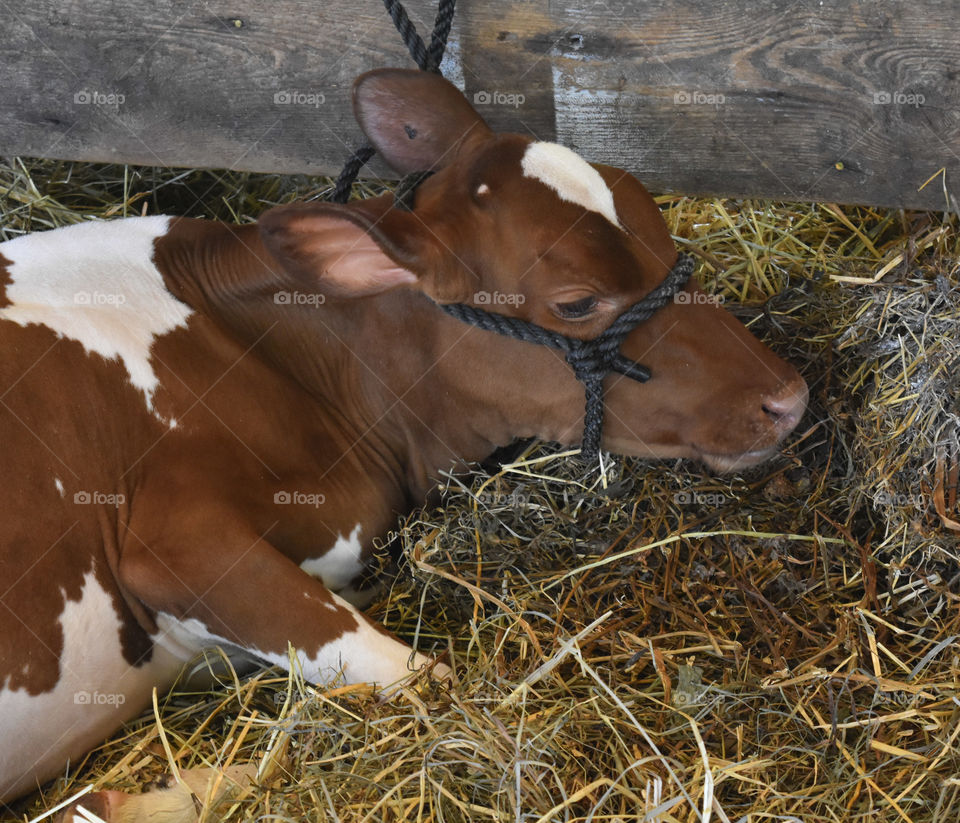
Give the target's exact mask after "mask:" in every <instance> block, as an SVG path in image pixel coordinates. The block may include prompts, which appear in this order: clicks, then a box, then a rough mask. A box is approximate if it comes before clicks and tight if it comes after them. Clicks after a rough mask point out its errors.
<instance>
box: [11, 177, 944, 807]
mask: <svg viewBox="0 0 960 823" xmlns="http://www.w3.org/2000/svg"><path fill="white" fill-rule="evenodd" d="M365 186H366V187H365V190H364V193H366V194H369V193H376V192H377V191H379V187H378V186H376V185H367V184H365ZM328 189H329V183H328V181H320V182H318V181H315V180H311V179H306V178H284V177H279V176H272V175H250V174H219V173H213V172H175V171H164V170H153V169H132V168H125V167H119V166H106V167H105V166H92V165H83V164H69V163H56V162H37V161H23V162H20V161H14V162H12V163H10V164H7V165H3V166H0V192H2V198H0V207H2V209H3V212H4V219H3V225H2V233H3V236H4V238H9V237H11V236H15V235H17V234H19V233H22V232H25V231H28V230H35V229H43V228H49V227H52V226H57V225H63V224H65V223H69V222H75V221H77V220H83V219H89V218H91V217H95V216H121V215H126V214H139V213H141V212H142V211H145V212H147V213H159V212H166V213H177V214H191V215H195V216H211V217H218V218H221V219H235V220H243V221H246V220H250V219H253V218H255V216H256V215H257V214H258V213H259V212H260V211H262V209H263V208H265V207H267V206H268V205H270V204H273V203H276V202H286V201H288V200H290V199H293V198H294V197H295V196H307V197H316V196H319V195H321V194H323V192H324V191H326V190H328ZM660 202H661V205H662V207H663V210H664V214H665V217H666V219H667V222H668V224H669V225H670V227H671V230H672V231H673V233H674V234H675V236H676V237H677V238H678V242H679V243H681V244H683V245H685V246H687V247H688V249H689V250H691V251H693V252H694V253H696V254H697V255H698V256H699V257H700V258H701V259H702V261H703V265H702V267H701V271H700V275H699V276H700V279H701V281H702V282H703V283H704V284H705V286H706V288H707V289H708V290H709V291H712V292H714V293H716V294H717V295H718V296H721V297H723V298H724V299H725V300H727V301H729V303H730V307H731V308H733V309H734V310H735V311H736V313H737V314H738V315H739V316H741V318H742V319H744V321H745V322H747V323H748V325H749V326H750V327H751V328H752V329H753V330H754V331H755V332H756V333H758V334H760V335H761V336H762V337H764V339H766V340H767V341H768V342H769V343H770V344H771V345H772V346H773V347H774V348H775V349H776V350H777V351H778V352H780V353H781V354H782V355H784V356H785V357H788V358H789V359H791V360H792V362H794V363H795V364H796V365H797V366H798V367H799V368H800V369H801V371H802V372H803V374H804V376H805V377H806V379H807V381H808V383H809V384H810V387H811V403H810V411H809V413H808V414H807V416H806V417H805V419H804V421H803V423H802V424H801V427H800V431H799V433H798V434H797V435H795V436H794V437H793V438H792V440H791V442H790V444H789V446H788V448H787V449H786V451H785V452H784V454H783V455H782V456H781V457H778V458H777V459H775V460H774V461H772V462H771V463H770V464H768V465H766V466H764V467H761V468H759V469H755V470H753V471H751V472H749V473H748V474H746V475H735V476H730V477H724V478H715V477H711V476H709V475H707V474H705V473H704V472H703V470H702V469H701V468H700V467H698V466H696V465H693V464H691V463H686V462H681V463H677V464H674V465H664V464H645V463H642V462H640V461H636V460H623V459H620V458H608V459H605V461H604V466H603V470H602V471H601V470H600V469H599V468H597V469H594V470H593V471H591V472H589V473H587V474H586V475H584V474H583V473H582V471H583V470H582V469H581V468H580V467H579V466H578V464H577V463H576V462H575V461H571V460H569V459H567V456H566V455H567V454H569V453H565V452H558V451H557V450H556V449H555V448H550V447H547V446H541V445H530V446H527V447H526V448H525V449H523V450H522V452H521V453H520V454H519V455H518V456H517V457H516V458H515V459H514V460H513V462H511V463H508V464H507V465H504V466H503V467H502V468H500V469H498V470H495V471H494V472H493V473H492V474H491V473H488V472H485V471H483V470H481V469H477V470H475V471H474V472H472V473H471V474H469V475H466V474H464V475H453V474H451V475H448V476H447V477H446V479H445V482H444V484H443V491H442V494H441V496H440V505H438V506H434V507H428V508H424V509H422V510H419V511H417V512H414V513H413V514H412V515H410V516H409V517H408V518H407V519H406V520H405V521H404V522H403V523H401V524H399V526H398V532H397V535H396V541H395V545H396V546H399V548H400V549H401V550H402V555H403V558H402V560H401V562H400V564H399V569H398V570H397V569H396V568H392V565H393V564H392V561H391V560H390V559H389V557H388V553H387V551H386V549H385V550H384V553H383V554H384V565H385V566H386V567H388V568H392V572H393V573H394V574H395V582H394V584H393V587H392V591H391V592H390V595H389V597H386V598H384V599H383V600H382V602H380V603H379V604H378V605H377V606H376V607H375V608H374V609H373V610H372V612H373V615H374V617H376V618H378V619H381V620H383V621H384V622H386V623H387V625H388V626H390V627H391V628H392V629H393V630H394V631H396V632H397V633H398V634H400V635H401V636H403V637H404V638H406V639H408V640H409V641H411V642H413V643H415V644H416V645H417V646H418V647H420V648H423V649H427V650H432V651H434V652H437V653H447V654H449V656H450V660H451V662H452V664H453V666H454V668H455V671H456V676H457V682H456V684H455V685H454V686H453V687H452V688H449V689H446V688H443V689H441V688H438V687H435V686H432V685H430V684H429V683H424V684H423V688H422V690H421V691H420V692H416V691H413V690H408V691H406V692H404V693H403V696H402V697H400V698H398V699H396V700H394V701H392V702H390V703H383V702H382V701H380V700H379V699H378V698H377V697H376V695H374V694H372V693H371V692H370V690H369V689H368V688H366V687H362V686H354V687H334V688H330V689H326V690H315V689H313V688H312V687H310V686H307V685H304V684H303V683H302V682H298V681H297V679H296V677H293V676H292V677H290V678H288V677H286V676H285V675H280V676H278V674H277V672H276V670H264V671H262V672H260V673H258V674H257V675H255V676H254V677H252V678H249V679H246V680H244V681H240V680H237V679H234V678H232V677H227V678H224V680H223V683H222V687H221V688H219V689H217V690H215V691H210V692H205V693H203V694H196V693H191V692H190V691H187V690H180V691H175V692H174V693H173V694H171V695H169V696H161V697H160V698H159V702H158V705H157V708H156V714H155V716H154V714H152V713H148V714H147V715H146V716H145V717H144V718H142V719H141V720H140V721H138V722H136V723H133V724H131V725H130V726H128V727H127V728H126V729H125V730H124V731H123V732H121V733H119V734H118V735H116V736H115V737H114V738H113V739H112V740H111V741H108V742H107V743H106V744H105V745H104V746H102V747H101V748H100V749H98V750H97V751H95V752H93V753H92V754H91V755H90V756H89V757H88V758H87V759H86V760H85V762H84V763H82V764H77V768H75V769H72V770H71V771H70V772H69V773H68V774H67V775H65V776H64V777H63V778H62V779H61V780H59V781H57V782H55V783H54V784H52V785H50V786H47V787H45V788H44V790H43V792H42V793H40V794H37V795H35V796H34V797H32V798H29V799H27V800H26V801H23V802H21V803H20V804H18V806H17V808H16V810H11V812H10V814H14V813H15V814H17V815H18V818H17V819H21V820H28V819H31V818H33V817H34V816H37V815H41V814H43V813H44V812H45V811H47V810H49V809H51V808H53V807H54V806H55V805H56V804H57V803H59V802H61V801H62V800H64V799H66V798H67V797H69V796H70V795H72V794H73V793H75V792H77V791H79V790H81V789H83V787H85V786H87V785H89V784H91V783H92V784H95V785H96V786H97V787H100V786H110V787H115V788H128V789H132V790H137V787H138V786H140V785H142V784H143V783H144V782H145V781H147V780H150V779H153V778H156V777H158V776H159V775H161V774H162V773H164V772H166V771H168V770H169V769H170V768H171V766H175V767H176V768H179V769H188V768H193V767H197V766H204V765H218V766H221V767H224V766H228V765H236V764H244V763H254V764H255V765H256V766H257V767H258V768H259V773H260V777H261V781H260V787H259V788H257V789H256V790H255V791H254V792H252V793H251V794H250V795H249V796H247V797H245V798H241V799H240V800H239V801H238V802H237V803H236V804H235V805H234V807H233V808H232V809H231V810H230V811H229V812H228V813H227V814H226V819H229V820H257V819H270V820H304V819H309V820H318V821H327V820H329V821H396V820H425V821H430V820H435V821H461V820H470V821H483V820H494V821H501V820H513V821H521V820H522V821H541V823H547V822H548V821H551V822H552V821H587V820H591V821H627V820H631V821H636V820H650V821H664V822H665V821H693V820H707V819H712V820H720V821H727V820H730V821H734V820H743V821H761V820H794V821H829V820H837V821H839V820H844V821H849V820H871V821H873V820H904V821H914V823H921V821H923V823H926V822H927V821H931V822H932V821H954V820H956V819H957V818H958V816H960V779H958V777H957V775H958V773H960V744H958V737H960V723H958V720H960V699H958V695H960V692H958V685H960V684H958V677H960V661H958V651H957V650H958V644H957V640H958V638H960V602H958V592H960V560H958V551H960V523H958V521H960V512H958V506H957V499H956V498H957V472H958V469H957V466H958V454H960V448H958V439H960V401H958V396H960V392H958V381H960V328H958V318H960V274H958V259H960V233H958V230H957V219H956V217H955V216H940V215H932V214H909V213H906V214H905V213H902V212H897V211H877V210H873V209H868V208H850V207H839V206H835V205H829V204H827V205H813V206H810V205H802V206H800V205H791V204H775V203H766V202H753V201H729V200H693V199H688V198H682V197H663V198H660Z"/></svg>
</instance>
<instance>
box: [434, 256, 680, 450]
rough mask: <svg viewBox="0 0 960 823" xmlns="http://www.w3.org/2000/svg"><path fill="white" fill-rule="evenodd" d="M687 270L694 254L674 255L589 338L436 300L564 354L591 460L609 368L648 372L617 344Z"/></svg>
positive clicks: (485, 325) (478, 322)
mask: <svg viewBox="0 0 960 823" xmlns="http://www.w3.org/2000/svg"><path fill="white" fill-rule="evenodd" d="M691 274H693V258H692V257H690V256H689V255H687V254H680V255H678V256H677V262H676V264H674V267H673V268H672V269H671V270H670V271H669V273H668V274H667V276H666V277H665V278H664V279H663V282H661V283H660V285H658V286H657V287H656V288H655V289H654V290H653V291H651V292H650V293H649V294H648V295H647V296H646V297H644V298H642V299H641V300H638V301H637V302H636V303H634V304H633V305H632V306H630V308H628V309H627V310H626V311H624V312H622V313H621V314H619V315H618V316H617V318H616V319H615V320H614V321H613V322H612V323H611V324H610V326H609V327H608V328H607V329H606V330H605V331H603V332H601V333H600V334H599V335H597V336H596V337H594V338H592V339H590V340H580V339H579V338H576V337H568V336H567V335H565V334H560V333H559V332H555V331H551V330H550V329H545V328H544V327H543V326H538V325H537V324H536V323H531V322H530V321H528V320H522V319H520V318H519V317H508V316H506V315H504V314H496V313H494V312H488V311H485V310H484V309H480V308H477V307H476V306H471V305H468V304H467V303H448V304H445V305H444V304H441V305H440V308H441V309H443V310H444V311H445V312H446V313H447V314H449V315H450V316H451V317H455V318H456V319H457V320H460V321H462V322H464V323H469V324H470V325H471V326H476V327H477V328H480V329H484V330H485V331H492V332H496V333H497V334H500V335H503V336H505V337H513V338H515V339H516V340H523V341H525V342H527V343H539V344H540V345H542V346H549V347H550V348H553V349H559V350H560V351H562V352H564V354H565V356H566V361H567V363H569V364H570V367H571V368H572V369H573V373H574V375H576V378H577V380H579V381H580V382H581V383H583V387H584V394H585V396H586V406H585V409H584V414H583V441H582V444H581V447H580V453H581V456H582V457H584V458H592V457H594V456H596V455H597V454H599V452H600V440H601V437H602V434H603V379H604V378H605V377H606V376H607V375H608V374H609V373H610V372H612V371H615V372H619V373H620V374H623V375H625V376H627V377H629V378H631V379H633V380H636V381H638V382H640V383H645V382H646V381H647V380H649V379H650V370H649V369H647V368H646V367H645V366H643V365H641V364H640V363H637V362H635V361H633V360H630V359H629V358H627V357H624V356H623V355H622V354H621V353H620V346H621V345H622V343H623V341H624V339H625V338H626V337H627V335H628V334H630V332H631V331H633V330H634V329H635V328H636V327H637V326H639V325H640V324H641V323H643V322H645V321H646V320H649V319H650V318H651V317H652V316H653V315H654V314H655V313H656V312H657V311H659V310H660V309H662V308H663V307H664V306H665V305H667V303H669V302H670V301H671V300H672V299H673V297H674V295H675V294H676V293H677V292H678V291H680V289H682V288H683V286H684V285H685V284H686V282H687V281H688V280H689V279H690V275H691Z"/></svg>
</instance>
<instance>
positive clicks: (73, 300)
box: [0, 217, 191, 410]
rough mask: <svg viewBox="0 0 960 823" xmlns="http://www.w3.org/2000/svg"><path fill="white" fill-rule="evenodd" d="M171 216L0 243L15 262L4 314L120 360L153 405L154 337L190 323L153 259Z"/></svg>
mask: <svg viewBox="0 0 960 823" xmlns="http://www.w3.org/2000/svg"><path fill="white" fill-rule="evenodd" d="M169 223H170V218H169V217H133V218H129V219H126V220H109V221H103V222H89V223H78V224H76V225H73V226H65V227H64V228H60V229H54V230H53V231H44V232H36V233H35V234H28V235H25V236H23V237H18V238H16V239H14V240H9V241H7V242H6V243H0V254H2V255H3V256H4V257H6V258H7V259H8V260H9V261H11V263H12V265H11V266H9V267H8V271H9V274H10V279H11V280H12V281H13V282H11V283H8V284H7V290H6V294H7V299H8V300H10V302H11V303H12V305H9V306H6V307H5V308H2V309H0V319H5V320H11V321H13V322H14V323H17V324H19V325H21V326H27V325H29V324H37V325H43V326H47V327H48V328H50V329H53V331H55V332H56V333H57V334H58V335H60V336H62V337H68V338H70V339H71V340H76V341H78V342H79V343H81V344H82V345H83V347H84V349H86V351H87V352H96V353H97V354H100V355H102V356H103V357H105V358H106V359H108V360H113V359H119V360H120V361H121V362H122V363H123V365H124V367H125V368H126V370H127V373H128V374H129V375H130V382H131V383H132V384H133V385H134V386H136V387H137V388H138V389H140V390H142V391H143V393H144V396H145V398H146V403H147V408H149V409H151V410H152V409H153V392H154V390H155V389H156V387H157V383H158V381H157V375H156V374H155V373H154V370H153V366H152V365H151V363H150V348H151V346H152V345H153V342H154V340H155V339H156V338H157V337H160V336H162V335H164V334H167V333H169V332H171V331H173V330H174V329H176V328H180V327H182V326H185V325H186V322H187V318H188V317H189V316H190V314H191V310H190V308H189V307H187V306H185V305H184V304H183V303H181V302H180V301H179V300H177V299H176V298H175V297H174V296H173V295H172V294H170V292H169V291H167V288H166V286H165V285H164V282H163V277H162V275H161V274H160V271H159V270H158V269H157V267H156V266H155V265H154V263H153V248H154V247H153V244H154V241H155V240H156V239H157V238H158V237H161V236H162V235H164V234H165V233H166V231H167V228H168V226H169Z"/></svg>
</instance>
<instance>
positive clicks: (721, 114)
mask: <svg viewBox="0 0 960 823" xmlns="http://www.w3.org/2000/svg"><path fill="white" fill-rule="evenodd" d="M435 8H436V7H435V4H434V3H433V2H430V3H427V2H421V0H411V2H409V3H408V11H409V12H410V15H411V18H412V19H413V20H414V22H415V23H416V24H417V28H418V30H420V31H421V32H423V33H425V34H426V33H428V32H429V30H430V28H431V26H432V20H433V15H434V11H435ZM5 17H6V18H7V19H6V21H5V23H6V25H5V31H4V34H3V36H2V41H0V64H2V65H3V67H4V69H5V77H4V80H5V82H4V83H3V85H2V88H0V150H2V152H3V153H4V154H5V155H14V154H21V155H29V156H43V157H57V158H66V159H78V160H93V161H113V162H125V163H137V164H147V165H170V166H208V167H214V168H235V169H245V170H253V171H276V172H309V173H335V172H336V171H337V170H338V169H339V167H340V166H341V164H342V162H343V159H344V158H345V157H346V155H347V154H348V153H349V151H350V150H351V149H352V148H353V147H354V146H355V145H357V144H358V143H359V142H360V141H361V140H362V136H361V135H360V133H359V130H358V129H357V127H356V125H355V123H354V121H353V117H352V114H351V111H350V105H349V99H350V85H351V83H352V81H353V78H354V77H355V76H356V75H357V74H359V73H361V72H362V71H365V70H367V69H370V68H374V67H377V66H383V65H394V66H409V65H412V63H411V61H410V59H409V57H408V55H407V54H406V51H405V49H404V47H403V45H402V44H401V42H400V39H399V36H398V35H397V34H396V32H395V31H394V29H393V25H392V23H391V22H390V20H389V18H388V16H387V14H386V13H385V12H384V10H383V7H382V5H381V3H379V2H376V0H361V2H355V3H347V2H344V0H330V2H316V1H314V2H307V1H306V0H275V2H271V3H253V2H250V0H233V2H227V0H205V1H204V2H190V1H189V0H155V1H154V2H150V3H147V2H144V0H103V1H102V2H89V1H87V2H84V1H83V0H74V2H53V0H35V2H31V3H29V4H17V5H16V6H14V5H8V6H7V7H6V14H5ZM444 71H445V73H446V74H447V76H449V77H451V79H454V80H455V81H456V82H458V84H459V85H461V87H463V88H464V90H465V92H466V94H467V95H468V97H469V98H470V99H471V100H474V99H475V100H476V101H477V109H478V110H479V111H480V112H481V113H482V114H483V115H484V116H485V117H486V118H487V119H488V120H489V121H490V122H491V124H492V125H494V126H495V127H496V128H498V129H502V130H510V131H520V132H522V133H527V134H531V135H533V136H536V137H537V138H540V139H545V140H558V141H560V142H563V143H566V144H567V145H570V146H572V147H574V148H576V149H577V150H579V151H580V152H582V153H583V154H584V155H585V156H586V157H588V158H590V159H592V160H597V161H601V162H606V163H611V164H614V165H619V166H622V167H624V168H627V169H629V170H630V171H632V172H634V173H635V174H637V175H638V176H639V177H640V178H641V179H642V180H643V181H644V182H645V183H647V185H648V186H649V187H650V188H651V189H653V190H656V191H680V192H687V193H692V194H723V195H729V196H763V197H773V198H781V199H790V200H828V201H840V202H856V203H870V204H876V205H883V206H903V207H913V208H929V209H937V210H942V209H947V208H950V209H952V210H956V209H957V208H958V205H957V204H958V201H960V190H958V189H960V185H958V180H960V75H958V72H960V15H958V14H957V13H956V7H955V6H954V4H953V3H951V2H947V0H918V2H914V3H903V2H892V1H891V0H880V2H869V3H868V2H859V0H838V1H837V2H823V3H821V2H820V0H794V2H782V1H781V0H773V1H772V2H759V0H727V1H726V2H723V3H712V4H703V3H699V2H692V1H691V0H671V2H665V1H664V0H650V2H641V0H629V1H628V0H603V2H593V1H591V2H586V1H585V2H581V3H577V2H572V0H566V1H564V0H551V2H532V1H530V0H528V1H527V2H523V1H522V0H521V2H504V0H489V1H488V2H484V3H481V2H471V0H461V2H460V4H459V8H458V10H457V18H456V21H455V23H454V29H453V33H452V37H451V43H450V50H449V53H448V57H447V59H446V60H445V63H444ZM940 170H942V171H940ZM938 171H939V172H940V174H939V175H938ZM369 173H372V174H380V175H387V174H388V172H387V171H386V169H385V168H384V167H383V166H382V165H380V164H378V163H376V162H375V163H374V164H372V165H371V166H370V167H369ZM931 177H935V179H934V180H933V181H932V182H930V183H929V184H928V185H927V186H926V187H925V188H923V189H922V190H920V187H921V186H922V185H923V183H924V182H925V181H927V180H928V179H929V178H931ZM951 196H952V200H951Z"/></svg>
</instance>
